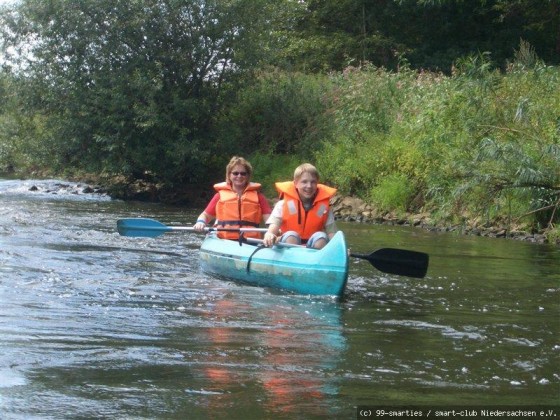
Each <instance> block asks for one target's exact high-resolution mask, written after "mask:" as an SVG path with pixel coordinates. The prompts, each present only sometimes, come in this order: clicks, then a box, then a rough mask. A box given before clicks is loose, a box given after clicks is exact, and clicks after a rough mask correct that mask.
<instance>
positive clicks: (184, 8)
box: [2, 0, 269, 182]
mask: <svg viewBox="0 0 560 420" xmlns="http://www.w3.org/2000/svg"><path fill="white" fill-rule="evenodd" d="M260 3H262V4H263V5H264V6H266V5H267V3H269V2H267V1H264V0H263V2H260ZM255 6H259V3H256V2H255V1H250V2H249V1H247V0H231V1H211V0H208V1H204V0H191V1H173V0H144V1H142V0H133V1H129V0H127V1H124V0H116V1H114V0H100V1H96V2H82V1H77V0H53V1H49V2H43V1H39V0H23V1H22V2H21V3H19V5H18V6H17V7H16V9H15V10H14V11H12V12H11V13H6V14H5V15H4V16H3V25H2V29H3V35H4V37H3V39H4V43H3V50H4V52H5V57H6V59H7V61H8V64H9V65H11V68H12V70H13V71H14V73H15V74H16V75H17V76H18V77H19V78H21V80H22V84H21V85H20V86H22V88H21V90H20V91H19V92H18V94H19V95H20V96H21V97H22V98H25V100H26V101H28V102H29V103H31V104H32V105H34V106H33V107H32V108H28V109H27V110H26V111H27V112H35V113H40V114H43V115H45V116H47V119H46V125H47V129H46V131H45V133H43V134H44V135H43V136H42V138H41V139H40V141H41V142H44V143H45V144H48V143H50V141H51V140H53V139H55V140H54V142H55V143H56V145H53V146H55V149H54V150H56V153H55V154H54V156H51V157H52V158H54V160H53V165H55V166H59V167H65V166H68V165H70V166H83V167H84V166H85V167H89V168H90V169H91V170H96V171H109V172H121V173H125V174H131V175H134V176H137V177H138V176H141V175H142V174H144V173H151V174H155V175H157V176H158V177H160V178H161V179H163V180H166V181H175V182H196V181H199V180H201V179H203V177H204V175H205V173H204V172H205V171H202V170H201V169H202V168H203V167H204V166H205V165H204V164H203V162H205V161H211V160H212V156H213V155H216V154H221V153H222V148H223V144H221V143H220V142H215V141H213V140H212V137H211V136H210V134H211V127H212V125H213V121H214V118H215V115H216V112H217V111H218V110H219V109H220V108H221V107H223V106H224V105H225V104H227V102H228V100H229V98H230V97H231V96H230V95H229V90H230V89H231V87H232V86H234V85H235V83H236V80H238V79H239V78H240V77H241V76H243V72H242V71H241V70H242V69H245V68H250V67H251V66H252V65H254V64H255V63H257V62H258V60H259V57H258V54H257V53H256V52H257V51H259V50H258V49H257V48H256V45H257V44H259V39H260V37H261V35H260V34H261V33H263V32H262V25H264V24H266V23H267V22H266V19H265V18H264V17H261V15H260V14H259V13H258V12H256V11H255V9H254V7H255ZM30 40H32V41H30ZM24 48H28V51H27V53H23V54H19V55H18V54H14V53H13V52H14V51H21V50H22V49H24ZM49 133H50V134H49ZM51 135H52V136H53V137H52V138H51V137H49V136H51ZM61 139H63V140H62V141H61Z"/></svg>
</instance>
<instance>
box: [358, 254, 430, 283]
mask: <svg viewBox="0 0 560 420" xmlns="http://www.w3.org/2000/svg"><path fill="white" fill-rule="evenodd" d="M350 256H351V257H354V258H361V259H364V260H368V261H369V262H370V263H371V265H373V266H374V267H375V268H377V269H378V270H379V271H383V272H384V273H389V274H397V275H399V276H408V277H416V278H422V277H424V276H425V275H426V272H427V271H428V263H429V259H430V257H429V256H428V254H425V253H423V252H416V251H407V250H405V249H395V248H382V249H378V250H377V251H374V252H372V253H371V254H369V255H366V254H350Z"/></svg>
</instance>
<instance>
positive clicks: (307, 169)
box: [294, 163, 319, 182]
mask: <svg viewBox="0 0 560 420" xmlns="http://www.w3.org/2000/svg"><path fill="white" fill-rule="evenodd" d="M304 173H308V174H310V175H311V176H313V177H315V178H317V181H319V171H318V170H317V168H316V167H315V166H313V165H312V164H311V163H302V164H301V165H299V166H298V167H297V168H296V170H295V171H294V182H297V181H299V179H300V178H301V177H302V175H303V174H304Z"/></svg>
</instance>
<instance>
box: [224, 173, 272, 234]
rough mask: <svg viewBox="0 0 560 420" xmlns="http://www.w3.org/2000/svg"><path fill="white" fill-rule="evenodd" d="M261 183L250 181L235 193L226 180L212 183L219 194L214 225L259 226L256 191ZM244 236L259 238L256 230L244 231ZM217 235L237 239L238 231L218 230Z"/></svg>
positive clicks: (259, 212)
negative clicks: (243, 188) (238, 192)
mask: <svg viewBox="0 0 560 420" xmlns="http://www.w3.org/2000/svg"><path fill="white" fill-rule="evenodd" d="M260 188H261V184H258V183H256V182H250V183H249V185H248V186H247V188H245V191H243V194H242V195H241V197H240V196H238V195H237V193H236V192H235V191H233V190H232V189H231V186H230V185H229V184H228V183H226V182H220V183H219V184H216V185H214V189H215V190H216V191H218V193H219V194H220V200H219V201H218V203H217V204H216V225H217V226H218V227H225V228H235V229H236V228H241V227H245V228H249V227H259V224H260V222H261V219H262V210H261V206H260V204H259V195H258V191H259V189H260ZM243 236H244V237H246V238H260V237H261V234H260V233H258V232H245V233H244V234H243ZM218 237H220V238H224V239H239V233H238V232H223V231H221V232H218Z"/></svg>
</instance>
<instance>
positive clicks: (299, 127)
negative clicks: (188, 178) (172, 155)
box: [216, 69, 329, 159]
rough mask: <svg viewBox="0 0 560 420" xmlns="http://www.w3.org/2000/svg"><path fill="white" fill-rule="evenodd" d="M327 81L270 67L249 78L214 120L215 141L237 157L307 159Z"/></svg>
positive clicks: (315, 141)
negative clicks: (229, 147) (238, 152)
mask: <svg viewBox="0 0 560 420" xmlns="http://www.w3.org/2000/svg"><path fill="white" fill-rule="evenodd" d="M328 90H329V82H328V79H327V78H326V77H323V76H310V75H306V74H302V73H287V72H283V71H278V70H275V69H271V70H269V71H260V72H258V73H256V74H255V78H254V79H253V80H252V82H251V84H249V85H247V86H245V87H244V88H242V89H240V90H239V91H238V92H237V97H236V100H235V101H234V102H233V105H232V106H231V107H229V108H228V109H227V110H225V111H224V113H223V115H222V116H220V118H218V119H217V121H216V124H217V125H218V128H217V130H220V129H221V130H222V131H221V132H220V135H219V137H220V138H221V139H224V141H225V142H227V143H229V144H232V145H235V147H236V148H237V150H239V148H242V149H241V150H242V151H243V153H251V152H254V151H255V150H258V151H260V152H263V153H274V154H293V155H297V156H300V157H301V158H302V159H305V158H306V157H310V156H312V151H314V150H316V149H317V147H318V144H319V142H320V139H321V133H320V131H318V127H317V122H318V121H320V119H321V118H322V115H324V113H325V110H326V107H327V104H326V103H325V96H326V93H327V92H328Z"/></svg>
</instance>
